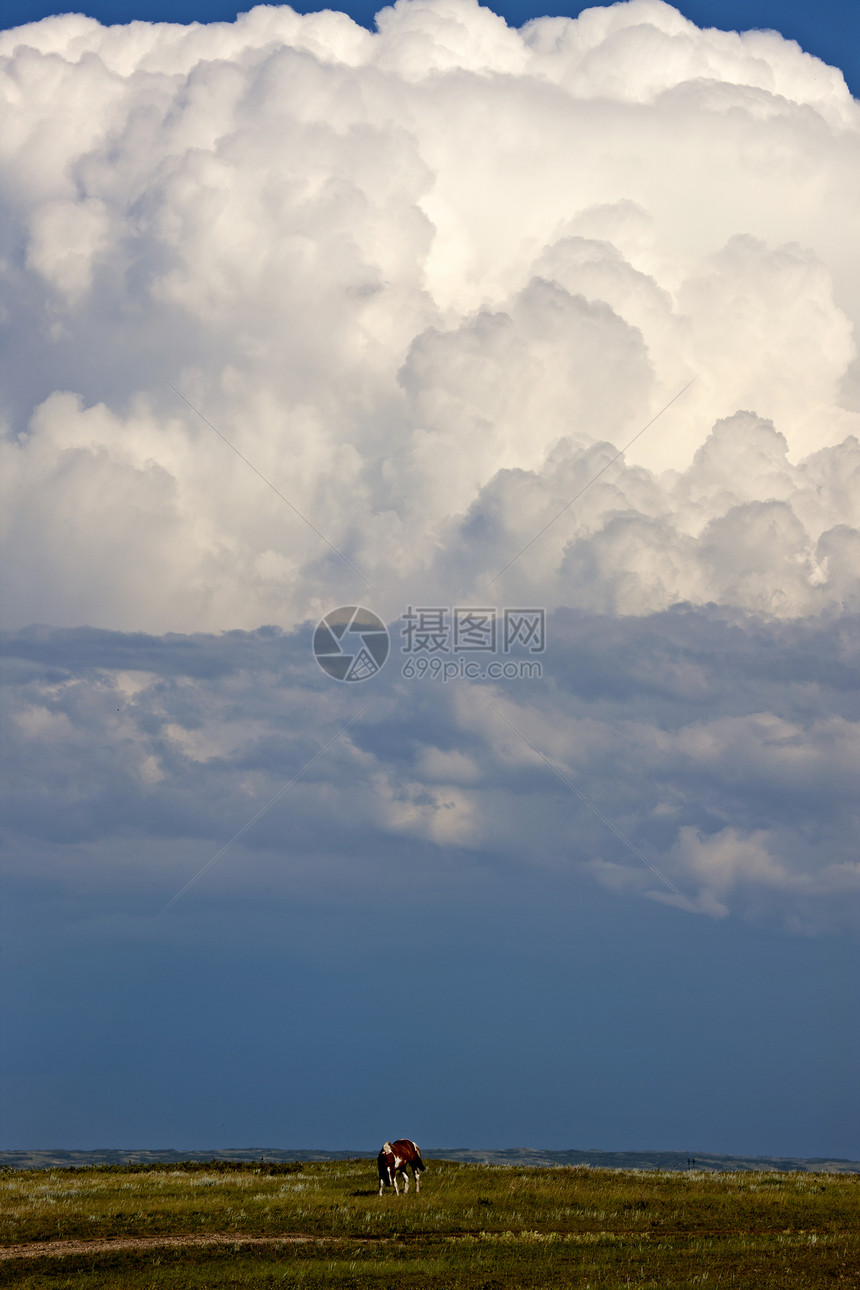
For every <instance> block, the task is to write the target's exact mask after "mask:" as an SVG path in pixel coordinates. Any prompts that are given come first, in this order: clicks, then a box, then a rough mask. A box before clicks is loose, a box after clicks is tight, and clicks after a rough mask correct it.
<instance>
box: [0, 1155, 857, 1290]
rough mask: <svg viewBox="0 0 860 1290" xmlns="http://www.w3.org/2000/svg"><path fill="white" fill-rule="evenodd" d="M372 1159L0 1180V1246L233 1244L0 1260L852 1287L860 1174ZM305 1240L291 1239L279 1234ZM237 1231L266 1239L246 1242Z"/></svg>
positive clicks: (183, 1270)
mask: <svg viewBox="0 0 860 1290" xmlns="http://www.w3.org/2000/svg"><path fill="white" fill-rule="evenodd" d="M376 1190H377V1189H376V1179H375V1162H373V1161H367V1160H362V1161H358V1160H356V1161H338V1162H326V1163H319V1164H306V1165H304V1166H303V1167H302V1169H301V1171H300V1172H296V1173H292V1174H289V1175H271V1174H269V1173H267V1172H262V1171H260V1172H254V1171H253V1170H250V1169H248V1168H245V1169H242V1170H239V1169H236V1170H231V1169H229V1168H223V1167H222V1168H219V1169H217V1170H215V1169H211V1168H210V1169H207V1168H205V1167H203V1168H199V1169H196V1170H193V1171H189V1170H179V1169H169V1170H165V1169H162V1170H159V1171H155V1170H152V1171H139V1170H138V1171H135V1172H129V1171H121V1170H99V1169H87V1170H77V1171H72V1170H51V1171H47V1172H38V1171H28V1172H21V1173H6V1174H4V1175H2V1177H0V1210H2V1218H0V1241H2V1242H3V1243H4V1244H7V1245H11V1244H16V1243H34V1244H36V1245H38V1246H42V1248H43V1249H44V1251H45V1254H46V1255H47V1251H48V1248H49V1247H48V1245H47V1244H46V1243H50V1242H52V1241H58V1240H87V1241H94V1240H99V1241H102V1242H104V1241H106V1240H110V1239H113V1238H118V1237H124V1238H132V1237H149V1238H158V1237H162V1236H195V1235H196V1236H198V1237H199V1236H201V1235H205V1234H207V1233H220V1234H222V1235H228V1236H233V1237H235V1243H234V1244H226V1245H224V1244H222V1245H220V1246H215V1245H209V1246H207V1245H196V1246H194V1247H189V1248H177V1247H175V1246H174V1247H172V1248H166V1247H162V1248H148V1249H146V1250H123V1251H120V1250H117V1249H112V1250H105V1251H102V1252H100V1253H96V1252H95V1251H93V1252H88V1253H86V1254H83V1253H76V1254H72V1255H69V1254H67V1255H65V1256H63V1257H45V1256H43V1257H40V1258H36V1259H33V1258H26V1259H14V1260H8V1261H6V1262H4V1263H3V1264H2V1265H0V1267H2V1276H3V1280H4V1281H5V1282H8V1283H9V1284H18V1285H22V1286H32V1287H36V1286H47V1285H51V1286H63V1285H66V1284H69V1285H71V1284H72V1282H73V1281H74V1284H75V1286H77V1287H84V1288H85V1287H89V1286H93V1287H95V1286H108V1285H118V1284H122V1285H123V1286H124V1287H125V1286H128V1287H130V1290H135V1288H136V1287H138V1286H140V1287H143V1286H164V1287H173V1286H176V1287H179V1286H189V1287H192V1286H193V1287H196V1286H201V1287H203V1286H207V1287H209V1286H211V1287H219V1286H227V1285H248V1286H261V1287H262V1286H268V1285H272V1286H274V1285H280V1286H283V1285H292V1284H296V1285H299V1284H301V1285H305V1286H317V1285H338V1286H344V1287H356V1288H358V1290H360V1288H361V1287H371V1286H376V1285H377V1284H379V1285H382V1284H383V1282H384V1283H385V1284H386V1286H390V1285H392V1284H395V1285H397V1286H398V1287H400V1286H411V1285H416V1286H417V1285H419V1284H420V1285H422V1286H426V1285H427V1284H428V1283H429V1284H432V1285H433V1286H434V1287H435V1286H439V1287H463V1288H464V1290H466V1288H470V1290H471V1288H472V1287H481V1288H482V1290H484V1288H486V1287H494V1286H499V1287H501V1286H505V1287H517V1286H522V1287H549V1286H552V1287H560V1286H577V1287H586V1286H593V1287H600V1288H601V1290H603V1287H621V1286H636V1287H640V1286H641V1287H651V1286H653V1287H654V1288H655V1290H657V1288H658V1287H659V1290H667V1288H669V1287H691V1286H707V1287H709V1286H732V1287H750V1290H752V1288H753V1287H755V1290H771V1288H772V1290H790V1288H793V1287H803V1288H804V1290H809V1288H813V1290H814V1288H815V1287H819V1286H820V1287H824V1286H827V1287H833V1286H845V1287H848V1286H851V1287H860V1273H858V1269H860V1177H858V1176H857V1175H852V1174H805V1173H804V1174H801V1173H790V1174H785V1173H704V1172H690V1173H657V1172H636V1171H623V1172H622V1171H610V1170H599V1169H570V1168H559V1169H522V1168H516V1167H514V1168H499V1167H492V1166H486V1165H462V1164H450V1163H445V1162H437V1161H433V1162H431V1163H430V1165H429V1168H428V1172H427V1173H426V1174H425V1175H424V1187H423V1190H422V1192H421V1195H420V1196H415V1194H414V1192H410V1194H409V1195H408V1196H402V1195H401V1196H399V1197H396V1196H394V1195H393V1194H390V1193H387V1194H386V1195H385V1196H383V1197H382V1198H379V1197H378V1196H377V1194H376ZM286 1234H303V1235H305V1236H307V1237H309V1238H311V1239H309V1240H307V1241H305V1242H302V1243H293V1244H289V1245H288V1244H286V1243H283V1244H280V1245H279V1244H278V1242H277V1238H278V1236H283V1235H286ZM243 1236H256V1237H267V1238H270V1239H269V1241H268V1242H267V1243H265V1244H263V1245H256V1246H253V1247H252V1246H249V1245H246V1246H242V1244H241V1238H242V1237H243Z"/></svg>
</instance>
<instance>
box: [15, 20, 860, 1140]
mask: <svg viewBox="0 0 860 1290" xmlns="http://www.w3.org/2000/svg"><path fill="white" fill-rule="evenodd" d="M50 7H51V6H49V8H50ZM235 14H236V11H235V9H219V8H218V7H217V6H214V5H213V6H205V5H200V6H192V5H190V4H189V5H187V6H185V7H182V6H181V5H178V4H177V5H165V6H161V7H159V6H158V5H156V4H153V5H152V6H151V7H149V8H147V7H144V6H143V5H142V4H141V5H136V6H134V7H123V5H122V4H119V3H118V4H116V5H110V4H108V5H105V6H104V7H93V8H91V9H88V10H87V12H86V14H84V15H80V14H77V15H76V14H74V13H65V14H51V13H49V9H48V8H46V9H39V8H38V7H36V6H34V5H25V4H24V3H23V0H20V2H19V0H11V3H9V4H8V6H7V9H6V10H4V15H11V16H4V23H5V26H6V27H7V28H8V27H9V26H11V25H12V24H14V23H17V22H20V23H25V22H29V23H31V24H32V25H30V26H28V27H27V28H26V29H25V30H23V31H21V30H18V31H14V32H13V31H10V30H0V60H2V64H3V66H2V94H3V98H4V104H5V106H4V109H3V120H4V128H3V131H2V134H0V147H2V149H3V161H4V175H5V178H4V183H3V186H2V189H0V203H2V207H3V220H2V228H3V230H4V231H3V233H2V235H0V236H2V239H3V245H2V250H0V272H2V278H3V300H2V314H0V327H2V329H3V337H2V348H3V352H4V353H5V355H6V367H5V371H4V374H3V380H2V394H0V422H2V454H3V463H2V479H3V488H4V494H5V495H4V501H3V508H2V513H3V521H2V522H3V526H4V529H3V546H4V552H5V556H6V558H5V561H4V570H3V584H2V606H3V636H2V649H3V677H4V684H3V698H4V707H5V716H4V732H5V733H4V746H3V752H4V763H5V765H4V769H5V777H4V778H5V782H6V785H7V791H6V797H5V810H4V820H3V834H2V836H3V895H4V900H3V912H2V919H3V922H2V933H3V935H2V953H3V959H4V964H5V969H4V973H3V977H2V986H0V990H2V994H0V1005H2V1013H0V1021H2V1028H3V1035H2V1067H0V1105H2V1108H3V1121H2V1127H0V1147H3V1148H18V1149H21V1148H27V1147H29V1148H32V1149H49V1148H66V1149H75V1148H77V1149H86V1148H106V1147H120V1148H122V1147H128V1148H134V1147H138V1148H144V1147H148V1148H153V1149H154V1148H159V1147H172V1148H178V1149H183V1148H184V1149H188V1150H192V1149H193V1150H205V1149H207V1148H209V1149H215V1148H227V1147H253V1146H261V1147H282V1148H287V1147H295V1148H312V1147H317V1148H321V1149H360V1150H373V1149H376V1148H377V1147H378V1145H379V1144H380V1143H381V1142H382V1141H383V1140H384V1139H386V1138H391V1137H392V1136H394V1137H398V1136H408V1137H411V1138H414V1139H415V1140H417V1141H418V1142H419V1143H420V1144H421V1145H422V1146H424V1147H425V1148H431V1147H432V1148H444V1147H446V1146H448V1147H474V1148H479V1147H484V1148H494V1147H499V1148H500V1147H512V1146H532V1147H548V1148H549V1147H551V1148H556V1149H564V1148H579V1149H603V1150H637V1149H641V1150H659V1149H664V1150H682V1151H683V1150H686V1151H688V1152H689V1153H690V1154H693V1155H695V1154H696V1152H725V1153H743V1154H758V1155H772V1156H810V1157H816V1156H817V1157H833V1156H838V1157H842V1158H853V1159H858V1158H860V1123H858V1118H857V1113H856V1071H857V1067H858V1059H859V1058H860V1027H858V1026H857V1015H856V998H857V985H858V958H860V956H858V938H857V931H858V922H860V919H858V912H860V901H858V892H860V862H858V855H857V841H856V839H857V836H858V825H860V821H858V814H857V800H858V795H857V791H856V786H857V772H858V767H860V727H858V715H860V700H858V694H859V693H860V689H858V679H859V678H860V665H858V656H857V641H858V639H860V634H858V625H860V623H858V618H860V442H858V436H860V362H858V357H857V328H858V320H860V267H858V260H857V252H856V216H855V212H856V209H857V202H858V196H860V193H858V188H860V167H858V136H860V105H858V102H857V100H856V99H854V98H852V94H851V90H852V89H853V90H854V92H855V93H857V85H858V79H857V64H856V58H857V36H856V20H855V19H853V18H852V17H851V15H850V14H849V9H848V6H839V5H833V4H832V5H829V6H823V7H819V8H818V9H816V10H815V12H814V13H812V12H811V11H806V10H803V11H802V10H801V9H800V7H799V6H793V5H788V4H787V5H779V6H774V5H768V4H765V3H762V4H760V5H756V4H744V5H740V4H736V5H731V4H718V3H713V4H709V5H705V4H702V5H695V6H689V7H687V8H684V9H683V10H678V9H675V8H672V7H671V6H670V5H668V4H665V3H662V2H661V0H629V2H628V3H619V4H615V5H610V6H606V7H603V8H593V9H589V10H587V11H585V12H583V13H581V14H580V13H579V11H578V9H573V8H572V9H570V10H569V11H565V13H562V12H561V11H560V10H559V11H556V12H555V14H554V15H553V16H549V17H546V16H542V14H541V13H540V12H539V11H538V10H537V9H531V10H530V9H528V8H527V7H525V6H520V7H517V8H514V7H511V8H506V9H502V10H501V11H496V12H494V11H493V10H492V9H489V8H486V7H480V6H479V5H478V4H477V3H476V2H475V0H398V2H397V4H395V5H394V6H393V7H391V8H387V9H384V10H382V11H380V13H379V14H378V15H377V16H376V21H375V23H374V22H373V21H372V14H371V11H370V10H369V9H368V10H359V9H355V10H351V11H350V13H349V14H347V13H339V12H334V11H326V12H322V13H317V12H308V13H307V14H304V15H303V14H300V13H298V12H296V11H294V10H291V9H288V8H274V7H260V8H257V9H255V10H253V11H252V12H250V13H247V14H243V15H241V16H240V17H239V18H238V19H236V18H235ZM88 15H89V16H88ZM132 18H136V19H138V21H135V22H134V23H132V25H130V26H123V25H119V26H116V25H114V26H107V25H102V24H111V23H113V24H116V23H119V24H124V23H127V22H128V21H129V20H130V19H132ZM192 20H193V22H194V24H195V25H192V26H183V25H181V24H186V23H189V22H192ZM852 22H854V23H855V26H854V28H852V27H851V23H852ZM362 24H363V25H362ZM766 28H770V30H765V29H766ZM774 28H777V29H776V30H774ZM843 72H844V73H845V75H844V76H843ZM846 80H847V84H846ZM357 611H360V612H357Z"/></svg>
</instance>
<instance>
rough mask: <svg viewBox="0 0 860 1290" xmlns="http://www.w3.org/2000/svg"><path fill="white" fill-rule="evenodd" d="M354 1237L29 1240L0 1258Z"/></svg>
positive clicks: (1, 1252)
mask: <svg viewBox="0 0 860 1290" xmlns="http://www.w3.org/2000/svg"><path fill="white" fill-rule="evenodd" d="M354 1239H355V1238H354V1237H340V1236H322V1237H320V1236H306V1235H304V1234H301V1233H292V1234H288V1235H285V1236H246V1235H244V1234H243V1233H242V1232H204V1233H201V1234H200V1235H198V1236H118V1237H114V1238H112V1239H111V1240H106V1241H99V1240H95V1241H32V1242H30V1244H28V1245H3V1246H0V1259H38V1258H49V1257H52V1256H53V1257H56V1256H60V1255H63V1254H110V1253H112V1252H113V1251H114V1250H157V1249H171V1248H173V1249H176V1248H186V1247H189V1246H193V1245H303V1244H306V1243H307V1242H309V1241H325V1242H326V1243H329V1242H331V1241H341V1240H354Z"/></svg>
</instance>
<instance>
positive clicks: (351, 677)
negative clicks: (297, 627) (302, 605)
mask: <svg viewBox="0 0 860 1290" xmlns="http://www.w3.org/2000/svg"><path fill="white" fill-rule="evenodd" d="M390 648H391V641H390V640H389V636H388V628H387V627H386V626H385V623H384V622H383V621H382V619H381V618H378V617H377V616H376V614H374V613H372V612H371V610H369V609H363V608H362V607H361V606H360V605H342V606H341V607H340V609H332V611H331V612H330V613H328V614H326V616H325V618H321V619H320V621H319V622H318V623H317V627H316V631H315V632H314V657H315V658H316V661H317V662H318V663H319V665H320V667H321V668H322V670H323V671H324V672H325V673H326V674H327V675H328V676H332V677H334V679H335V680H336V681H367V680H369V679H370V677H372V676H376V673H377V672H378V671H379V670H380V668H381V667H382V665H383V664H384V662H385V660H386V659H387V658H388V651H389V649H390Z"/></svg>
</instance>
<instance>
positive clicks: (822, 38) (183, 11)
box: [2, 0, 860, 96]
mask: <svg viewBox="0 0 860 1290" xmlns="http://www.w3.org/2000/svg"><path fill="white" fill-rule="evenodd" d="M317 7H318V6H315V5H304V4H296V5H295V6H294V8H295V9H297V10H298V12H299V13H308V12H311V11H312V10H313V9H315V8H317ZM491 7H493V8H494V9H495V12H496V13H500V14H502V16H503V17H504V18H505V19H506V20H507V21H508V22H509V23H510V24H511V25H515V26H520V25H522V23H524V22H528V21H529V19H531V18H534V17H539V16H542V15H543V14H564V15H566V16H569V17H575V16H576V15H577V14H578V13H580V12H581V11H582V10H583V9H585V8H587V7H588V6H587V5H579V4H550V5H545V6H536V5H533V4H528V3H512V4H497V5H495V6H491ZM677 7H678V8H679V9H680V10H681V12H682V13H683V14H685V15H686V16H687V17H688V18H691V19H692V20H693V22H695V23H696V24H697V25H698V26H700V27H711V26H712V27H720V28H723V29H724V30H732V29H733V30H736V31H747V30H749V29H750V28H753V27H767V28H773V29H774V30H776V31H780V32H782V34H783V35H784V36H787V37H789V38H790V39H791V40H796V41H798V42H799V43H800V44H801V45H802V46H803V48H804V49H806V50H808V51H809V53H812V54H816V55H817V56H818V57H819V58H823V59H824V60H825V62H828V63H831V64H832V65H833V66H835V67H840V68H841V69H842V71H843V72H844V73H845V78H846V80H847V82H848V85H849V87H850V88H851V90H852V92H853V93H854V95H855V96H857V95H858V93H860V17H858V13H857V6H856V5H854V4H851V3H850V2H849V0H822V3H820V4H816V5H814V6H812V5H808V4H800V3H796V2H795V0H789V2H788V3H786V2H785V0H732V2H727V0H716V2H714V3H712V2H710V0H704V2H700V0H691V2H690V3H687V4H683V5H678V6H677ZM243 8H244V7H243V6H237V5H234V4H224V3H221V2H220V0H213V2H211V3H210V2H209V0H176V2H175V3H174V2H173V0H106V2H104V3H103V2H102V0H91V2H90V3H89V4H81V5H74V4H68V5H61V6H57V5H52V4H51V3H50V0H45V2H44V3H43V2H42V0H6V3H5V4H4V7H3V20H2V21H3V26H4V27H14V26H17V25H20V24H21V23H25V22H33V21H35V20H36V19H38V18H44V17H46V16H47V15H48V14H52V13H87V14H90V15H91V16H92V17H93V18H98V20H99V22H104V23H115V22H131V21H132V20H133V19H135V18H145V19H146V20H147V21H149V22H232V20H233V19H234V18H235V16H236V14H237V13H241V12H242V11H243ZM343 12H345V13H348V14H350V15H351V17H353V18H354V19H355V20H356V22H360V23H362V24H363V25H364V26H367V27H372V25H373V18H374V14H375V13H376V8H375V7H374V6H373V5H366V4H351V5H346V6H343Z"/></svg>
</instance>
